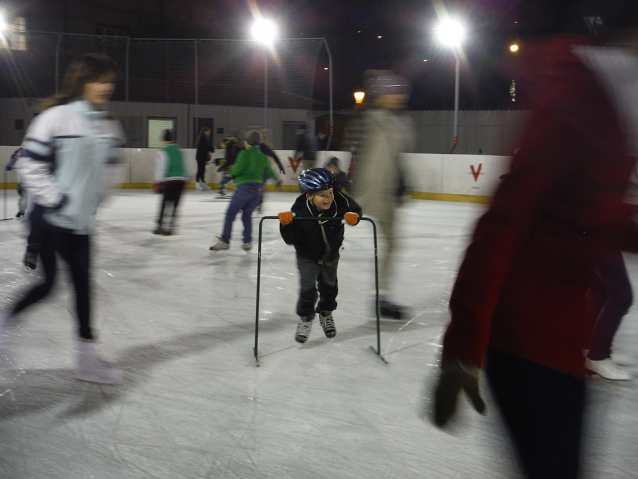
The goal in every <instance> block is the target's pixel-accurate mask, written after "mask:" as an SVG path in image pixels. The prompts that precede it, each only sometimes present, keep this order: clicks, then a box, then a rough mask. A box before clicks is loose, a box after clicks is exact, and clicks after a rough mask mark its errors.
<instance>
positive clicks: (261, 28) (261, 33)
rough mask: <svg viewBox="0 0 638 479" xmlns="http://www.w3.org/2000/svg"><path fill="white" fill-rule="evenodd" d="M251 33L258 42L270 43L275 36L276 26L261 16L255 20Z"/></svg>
mask: <svg viewBox="0 0 638 479" xmlns="http://www.w3.org/2000/svg"><path fill="white" fill-rule="evenodd" d="M252 34H253V38H254V39H255V40H257V41H258V42H260V43H265V44H266V45H270V44H271V43H272V42H273V40H274V39H275V37H276V36H277V28H276V27H275V24H274V23H273V22H271V21H270V20H266V19H263V18H261V19H259V20H256V21H255V24H254V25H253V28H252Z"/></svg>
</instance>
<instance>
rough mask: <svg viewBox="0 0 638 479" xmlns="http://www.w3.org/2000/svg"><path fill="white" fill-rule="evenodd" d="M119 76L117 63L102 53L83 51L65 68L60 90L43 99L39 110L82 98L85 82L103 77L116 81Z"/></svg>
mask: <svg viewBox="0 0 638 479" xmlns="http://www.w3.org/2000/svg"><path fill="white" fill-rule="evenodd" d="M120 76H121V75H120V69H119V68H118V66H117V64H116V63H115V62H114V61H113V60H111V58H110V57H109V56H108V55H105V54H104V53H85V54H84V55H80V56H78V57H75V59H73V61H72V62H71V63H70V64H69V66H68V67H67V69H66V73H65V74H64V79H63V80H62V88H60V92H59V93H58V94H56V95H53V96H50V97H49V98H47V99H46V100H44V102H43V103H42V106H41V110H46V109H48V108H52V107H54V106H58V105H64V104H66V103H69V102H71V101H73V100H76V99H78V98H82V95H83V93H84V86H85V85H86V84H87V83H92V82H96V81H100V80H103V79H105V78H112V79H113V81H117V80H119V78H120Z"/></svg>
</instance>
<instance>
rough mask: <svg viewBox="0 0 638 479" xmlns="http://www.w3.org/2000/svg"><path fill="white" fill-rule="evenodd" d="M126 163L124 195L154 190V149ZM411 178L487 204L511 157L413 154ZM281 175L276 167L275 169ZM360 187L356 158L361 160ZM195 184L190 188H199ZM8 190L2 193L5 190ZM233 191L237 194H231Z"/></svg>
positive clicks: (291, 183) (292, 175) (131, 153)
mask: <svg viewBox="0 0 638 479" xmlns="http://www.w3.org/2000/svg"><path fill="white" fill-rule="evenodd" d="M15 149H16V147H15V146H0V163H1V164H6V162H8V161H9V158H10V157H11V154H12V153H13V152H14V151H15ZM121 153H122V154H121V160H122V163H121V164H119V165H117V167H116V168H117V170H116V177H115V179H114V183H115V184H117V185H119V187H120V188H123V189H146V188H150V187H151V180H152V178H153V175H154V166H155V155H156V153H157V150H155V149H149V148H123V149H122V150H121ZM276 153H277V155H278V157H279V158H280V160H281V162H282V163H283V165H284V167H285V170H286V173H285V174H284V175H280V178H281V180H282V181H283V190H284V191H290V192H296V191H297V190H296V186H297V182H298V175H299V173H300V172H301V168H302V166H301V163H300V162H299V161H293V159H292V155H293V153H294V152H293V151H292V150H276ZM184 154H185V157H186V167H187V173H188V175H189V176H190V177H191V178H192V177H194V175H195V170H196V166H197V162H196V161H195V150H194V149H185V150H184ZM222 154H223V152H222V151H219V150H218V151H216V152H214V153H213V154H212V160H214V159H215V158H219V157H220V156H221V155H222ZM332 156H336V157H337V158H338V159H339V161H340V166H341V169H342V170H344V171H348V169H349V167H350V163H351V161H352V159H353V155H352V154H351V153H350V152H347V151H320V152H318V156H317V158H318V159H317V165H323V164H325V162H326V161H327V159H328V158H330V157H332ZM403 159H404V164H405V172H404V174H405V177H406V179H407V182H408V189H409V190H410V191H412V192H413V193H412V196H413V198H416V199H426V200H436V201H457V202H472V203H486V202H488V201H489V199H488V198H489V197H491V196H492V195H493V193H494V191H495V190H496V188H497V187H498V184H499V183H500V177H501V175H503V174H504V173H507V172H508V171H509V164H510V157H507V156H489V155H443V154H427V153H407V154H404V155H403ZM3 160H4V161H3ZM272 166H273V169H274V170H275V171H276V170H277V167H276V165H274V164H272ZM206 177H207V179H208V180H209V181H208V185H209V186H211V187H213V188H219V186H218V185H219V183H220V182H221V180H222V177H223V175H222V173H221V172H217V168H216V166H215V165H214V161H213V162H212V163H211V165H210V166H208V167H207V172H206ZM6 179H7V181H6V187H7V188H15V184H16V182H17V177H16V172H15V171H10V172H8V174H7V176H6ZM355 181H356V157H355ZM194 186H195V185H194V183H189V184H188V185H187V188H188V189H192V188H194ZM4 187H5V184H2V185H1V186H0V188H4ZM275 188H276V187H275V185H273V184H272V183H270V181H269V183H268V184H267V185H266V190H267V191H276V190H275ZM229 189H232V188H229Z"/></svg>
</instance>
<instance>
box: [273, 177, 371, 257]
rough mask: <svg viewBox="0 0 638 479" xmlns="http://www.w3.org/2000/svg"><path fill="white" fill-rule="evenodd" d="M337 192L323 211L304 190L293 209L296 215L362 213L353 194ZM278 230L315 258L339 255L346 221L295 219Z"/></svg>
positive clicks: (299, 252)
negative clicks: (309, 198) (328, 206)
mask: <svg viewBox="0 0 638 479" xmlns="http://www.w3.org/2000/svg"><path fill="white" fill-rule="evenodd" d="M334 195H335V200H334V201H333V202H332V204H331V205H330V208H329V209H328V210H327V211H324V212H321V213H320V212H319V210H318V209H317V208H316V207H315V206H314V205H313V204H312V202H311V201H310V200H307V199H306V195H305V194H302V195H300V196H299V197H297V199H296V200H295V203H294V204H293V205H292V208H290V211H292V212H293V213H294V214H295V216H296V217H308V216H323V217H341V216H343V215H344V214H345V213H348V212H351V213H357V214H358V215H359V216H361V207H360V206H359V205H358V204H357V203H356V202H355V201H354V200H353V199H352V198H350V197H349V196H347V195H345V194H343V193H340V192H339V191H337V190H334ZM279 231H280V233H281V237H282V238H283V239H284V241H285V242H286V244H291V245H294V247H295V249H296V250H297V254H298V255H299V256H301V257H303V258H307V259H310V260H313V261H319V260H321V259H326V260H332V259H334V258H336V257H337V255H338V254H339V248H341V243H343V223H342V222H341V221H339V220H324V221H321V220H293V222H292V223H290V224H288V225H286V226H284V225H280V226H279ZM324 234H325V237H324ZM326 241H327V244H326Z"/></svg>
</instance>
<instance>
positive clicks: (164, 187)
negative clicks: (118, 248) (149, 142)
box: [153, 130, 188, 236]
mask: <svg viewBox="0 0 638 479" xmlns="http://www.w3.org/2000/svg"><path fill="white" fill-rule="evenodd" d="M162 146H163V148H162V149H161V150H160V151H158V152H157V156H156V158H155V181H154V182H153V189H154V190H155V192H156V193H164V195H163V197H162V202H161V204H160V211H159V215H158V217H157V228H156V229H155V230H154V231H153V234H156V235H162V236H170V235H172V234H173V233H174V232H175V221H176V219H177V206H178V205H179V199H180V198H181V197H182V191H184V185H185V184H186V180H187V179H188V175H187V173H186V167H185V166H184V154H183V153H182V150H181V148H180V147H179V146H177V144H175V141H173V139H172V135H171V131H170V130H166V131H165V132H164V141H163V142H162ZM167 204H171V205H172V207H173V211H172V213H171V220H170V225H169V226H168V227H164V226H163V224H162V222H163V219H164V210H165V208H166V205H167Z"/></svg>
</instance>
